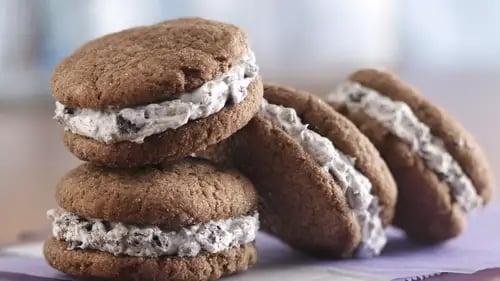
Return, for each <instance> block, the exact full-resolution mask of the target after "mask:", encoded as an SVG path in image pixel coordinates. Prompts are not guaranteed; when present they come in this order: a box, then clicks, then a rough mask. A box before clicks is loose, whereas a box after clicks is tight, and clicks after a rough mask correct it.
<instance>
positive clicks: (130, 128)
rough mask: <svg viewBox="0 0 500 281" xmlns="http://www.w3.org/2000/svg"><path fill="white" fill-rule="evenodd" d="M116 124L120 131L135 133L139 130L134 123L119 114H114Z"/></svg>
mask: <svg viewBox="0 0 500 281" xmlns="http://www.w3.org/2000/svg"><path fill="white" fill-rule="evenodd" d="M116 124H117V125H118V129H120V132H121V133H137V132H138V131H139V130H140V128H139V127H137V126H136V125H135V124H134V123H132V122H131V121H130V120H127V119H125V118H123V116H121V115H117V116H116Z"/></svg>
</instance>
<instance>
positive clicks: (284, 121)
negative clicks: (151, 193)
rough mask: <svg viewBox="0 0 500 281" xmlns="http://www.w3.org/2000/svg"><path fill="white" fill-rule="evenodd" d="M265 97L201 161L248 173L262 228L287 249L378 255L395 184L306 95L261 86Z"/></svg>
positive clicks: (363, 146)
mask: <svg viewBox="0 0 500 281" xmlns="http://www.w3.org/2000/svg"><path fill="white" fill-rule="evenodd" d="M264 98H265V100H264V101H263V103H262V105H261V109H260V113H259V114H258V115H257V116H256V117H254V119H252V121H251V122H250V123H249V124H248V125H247V126H246V127H245V128H243V129H242V130H240V131H238V132H237V133H236V134H235V135H233V136H232V137H231V138H229V139H228V140H227V141H224V142H222V143H220V144H218V145H215V146H213V147H211V148H210V149H209V150H207V151H206V152H205V155H204V156H205V157H208V158H210V159H217V158H219V159H220V158H223V161H231V162H232V164H233V165H235V166H237V167H238V168H239V169H241V171H243V172H245V173H246V175H247V176H248V177H249V178H250V179H251V180H252V181H253V182H254V184H255V186H256V188H257V190H258V193H259V197H260V201H261V202H260V206H261V207H260V208H261V209H260V213H261V220H262V227H263V229H264V230H266V231H268V232H270V233H272V234H274V235H276V236H277V237H279V238H280V239H282V240H283V241H285V242H287V243H288V244H290V245H291V246H293V247H295V248H297V249H299V250H302V251H305V252H308V253H311V254H313V255H316V256H322V257H337V258H339V257H351V256H357V257H367V256H373V255H378V254H379V253H380V252H381V251H382V249H383V247H384V245H385V244H386V240H387V239H386V235H385V231H384V226H385V225H387V224H388V223H390V222H391V219H392V216H393V212H394V205H395V199H396V187H395V183H394V181H393V179H392V177H391V175H390V173H389V171H388V169H387V167H386V166H385V163H384V162H383V161H382V160H381V158H380V157H379V155H378V152H377V151H376V149H375V148H374V147H373V146H372V144H371V143H370V142H369V141H368V139H366V138H365V137H364V136H363V135H362V134H361V133H360V132H359V131H358V130H357V129H356V127H355V126H354V125H353V124H351V123H350V122H349V121H348V120H347V119H345V118H344V117H342V116H341V115H340V114H338V113H336V112H335V111H334V110H332V109H331V108H330V107H329V106H328V105H327V104H325V103H324V102H322V101H321V100H319V99H318V98H316V97H314V96H312V95H310V94H308V93H305V92H301V91H297V90H294V89H290V88H286V87H282V86H265V87H264ZM221 154H222V155H224V157H220V155H221ZM228 155H229V156H228Z"/></svg>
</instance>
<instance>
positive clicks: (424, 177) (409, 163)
mask: <svg viewBox="0 0 500 281" xmlns="http://www.w3.org/2000/svg"><path fill="white" fill-rule="evenodd" d="M327 99H328V102H329V103H330V104H331V105H332V106H333V107H334V108H335V109H337V110H338V111H339V112H341V113H343V114H344V115H345V116H346V117H348V118H349V119H350V120H351V121H353V123H355V124H356V125H357V126H358V128H360V130H361V131H362V132H363V133H364V134H365V135H366V136H367V137H368V138H369V139H370V140H371V141H372V142H373V143H374V145H375V146H376V147H377V149H378V150H379V151H380V154H381V155H382V157H383V158H384V159H385V161H386V162H387V164H388V166H389V168H390V169H391V172H392V174H393V176H394V178H395V180H396V182H397V184H398V194H399V195H398V203H397V208H396V216H395V224H396V225H398V226H400V227H401V228H402V229H404V230H405V231H406V232H407V233H408V234H409V235H410V236H412V237H413V238H416V239H419V240H424V241H429V242H437V241H441V240H444V239H448V238H452V237H455V236H457V235H458V234H460V233H461V232H462V231H463V229H464V226H465V215H466V214H467V213H469V212H471V211H473V210H474V209H477V208H478V207H481V206H483V205H484V204H485V203H486V202H487V201H488V200H489V199H490V197H491V192H492V182H493V180H492V175H491V172H490V170H489V167H488V164H487V161H486V160H485V157H484V155H483V153H482V151H481V149H480V147H479V145H478V144H477V143H476V141H475V140H474V139H473V138H472V137H471V136H470V135H469V134H468V133H467V131H466V130H465V129H464V128H462V127H461V126H460V125H459V124H458V123H457V122H456V121H455V120H453V119H452V118H451V117H450V116H449V115H448V114H447V113H446V112H444V111H443V110H442V109H441V108H439V107H437V106H436V105H433V104H432V103H431V102H430V101H428V100H427V99H425V98H424V97H423V96H421V95H420V94H419V93H417V91H416V90H414V89H412V88H410V87H408V86H406V85H405V84H404V83H403V82H401V81H400V80H399V79H397V78H396V77H395V76H393V75H391V74H389V73H386V72H383V71H378V70H372V69H367V70H360V71H357V72H355V73H354V74H352V75H351V76H350V77H349V79H348V80H347V81H345V82H344V83H342V84H340V85H339V86H338V87H337V88H336V89H335V90H334V91H333V92H332V93H331V94H330V95H329V96H328V98H327Z"/></svg>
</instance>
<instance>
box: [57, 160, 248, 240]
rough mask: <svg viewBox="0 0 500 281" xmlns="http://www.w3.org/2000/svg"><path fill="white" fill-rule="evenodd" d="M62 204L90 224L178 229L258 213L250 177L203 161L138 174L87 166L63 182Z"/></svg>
mask: <svg viewBox="0 0 500 281" xmlns="http://www.w3.org/2000/svg"><path fill="white" fill-rule="evenodd" d="M56 199H57V202H58V203H59V206H60V207H62V208H63V209H64V210H66V211H68V212H71V213H75V214H77V215H79V216H81V217H84V218H87V219H99V220H104V221H111V222H121V223H128V224H135V225H157V226H161V227H163V228H165V229H173V230H175V229H179V228H180V227H184V226H189V225H193V224H197V223H203V222H207V221H210V220H221V219H229V218H232V217H237V216H244V215H248V214H252V213H253V212H254V211H255V210H256V208H257V195H256V193H255V191H254V188H253V185H252V183H251V182H250V181H249V180H248V179H247V178H246V177H245V176H243V175H242V174H240V173H239V172H237V171H235V170H230V169H225V168H224V169H223V168H221V167H217V166H214V165H212V164H210V163H208V162H206V161H203V160H199V159H186V160H183V161H181V162H178V163H176V164H173V165H164V166H160V167H144V168H140V169H133V170H132V169H110V168H103V167H97V166H93V165H91V164H83V165H81V166H79V167H77V168H76V169H74V170H72V171H70V172H69V173H68V174H67V175H66V176H65V177H64V178H63V179H62V180H61V181H60V182H59V184H58V185H57V191H56Z"/></svg>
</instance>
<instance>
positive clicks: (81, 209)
mask: <svg viewBox="0 0 500 281" xmlns="http://www.w3.org/2000/svg"><path fill="white" fill-rule="evenodd" d="M247 41H248V40H247V37H246V35H245V34H244V33H243V32H242V31H241V30H240V29H239V28H237V27H235V26H232V25H229V24H223V23H218V22H214V21H209V20H204V19H197V18H196V19H193V18H190V19H179V20H173V21H167V22H163V23H160V24H156V25H152V26H147V27H139V28H134V29H129V30H125V31H122V32H118V33H115V34H111V35H107V36H104V37H102V38H99V39H96V40H94V41H91V42H89V43H87V44H85V45H84V46H82V47H81V48H79V49H78V50H76V51H75V52H74V53H73V54H72V55H71V56H69V57H67V58H65V59H64V60H63V61H62V62H61V63H60V64H59V65H58V66H57V67H56V69H55V71H54V75H53V78H52V88H53V95H54V97H55V98H56V100H57V102H56V111H55V119H56V120H58V121H59V122H60V123H61V124H63V125H64V128H65V133H64V143H65V144H66V146H67V147H68V148H69V150H70V151H71V152H72V153H73V154H75V155H76V156H77V157H78V158H80V159H82V160H84V161H88V162H89V163H85V164H82V165H81V166H79V167H77V168H76V169H74V170H72V171H70V172H69V173H68V174H67V175H66V176H65V177H64V178H63V179H62V180H61V181H60V182H59V184H58V186H57V192H56V199H57V202H58V204H59V207H58V208H56V209H52V210H49V211H48V218H49V220H50V222H51V223H52V232H53V236H52V237H50V238H49V239H48V240H47V241H46V242H45V246H44V254H45V257H46V259H47V261H48V262H49V264H50V265H52V266H53V267H54V268H56V269H59V270H61V271H62V272H65V273H68V274H71V275H75V276H82V277H101V278H109V279H116V280H215V279H218V278H220V277H221V276H223V275H227V274H232V273H235V272H238V271H243V270H246V269H247V268H248V266H250V265H252V264H254V263H255V262H256V256H257V255H256V249H255V246H254V241H255V237H256V234H257V231H258V228H259V219H258V216H259V215H258V213H257V194H256V191H255V189H254V187H253V184H252V183H251V182H250V180H248V179H247V178H246V177H245V176H243V175H242V174H241V173H240V172H238V171H236V170H234V169H231V168H225V167H220V166H216V165H215V164H212V163H210V162H208V161H206V160H202V159H197V158H191V157H189V156H190V155H192V154H194V153H196V152H198V151H202V150H204V149H205V148H207V147H208V146H211V145H214V144H216V143H218V142H220V141H221V140H223V139H225V138H227V137H229V136H230V135H232V134H233V133H234V132H236V131H237V130H239V129H240V128H242V127H243V126H244V125H246V124H247V123H248V122H249V121H250V119H251V118H252V117H253V116H254V115H255V114H256V112H257V111H258V108H259V105H260V103H261V97H262V83H261V80H260V78H259V76H258V67H257V65H256V63H255V57H254V55H253V53H252V51H251V50H250V49H249V47H248V42H247Z"/></svg>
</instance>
